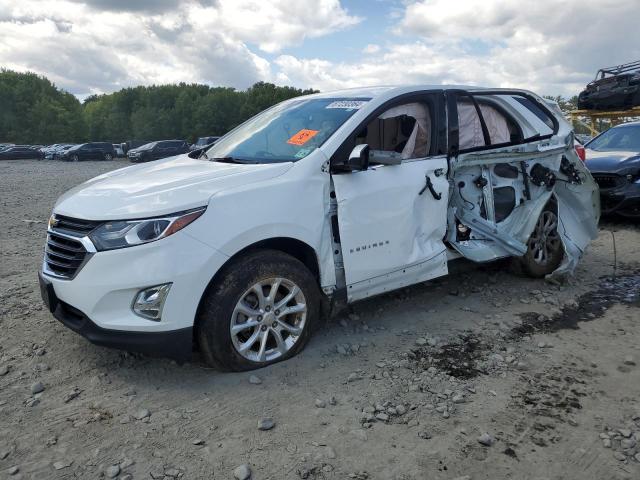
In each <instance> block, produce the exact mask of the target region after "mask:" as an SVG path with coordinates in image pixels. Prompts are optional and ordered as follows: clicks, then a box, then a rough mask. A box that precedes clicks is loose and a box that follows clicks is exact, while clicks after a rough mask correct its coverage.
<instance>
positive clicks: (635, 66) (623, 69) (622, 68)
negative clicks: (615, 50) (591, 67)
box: [598, 60, 640, 78]
mask: <svg viewBox="0 0 640 480" xmlns="http://www.w3.org/2000/svg"><path fill="white" fill-rule="evenodd" d="M635 70H640V60H637V61H635V62H629V63H624V64H622V65H616V66H614V67H605V68H601V69H600V70H598V75H599V76H600V78H604V76H605V74H609V75H620V74H621V73H628V72H633V71H635Z"/></svg>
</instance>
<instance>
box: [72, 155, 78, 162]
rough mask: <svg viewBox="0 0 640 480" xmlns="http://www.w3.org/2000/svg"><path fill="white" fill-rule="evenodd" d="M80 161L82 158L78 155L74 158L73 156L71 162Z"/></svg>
mask: <svg viewBox="0 0 640 480" xmlns="http://www.w3.org/2000/svg"><path fill="white" fill-rule="evenodd" d="M79 160H80V157H78V155H72V156H71V161H72V162H77V161H79Z"/></svg>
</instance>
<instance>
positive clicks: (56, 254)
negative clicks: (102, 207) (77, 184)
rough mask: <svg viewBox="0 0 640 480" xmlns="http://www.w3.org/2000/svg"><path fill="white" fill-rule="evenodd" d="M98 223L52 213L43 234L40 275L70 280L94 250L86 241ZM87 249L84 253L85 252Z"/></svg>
mask: <svg viewBox="0 0 640 480" xmlns="http://www.w3.org/2000/svg"><path fill="white" fill-rule="evenodd" d="M100 223H101V222H95V221H92V220H82V219H79V218H72V217H67V216H64V215H58V214H56V215H55V216H54V218H53V221H52V222H51V223H50V227H49V231H48V232H47V244H46V245H45V248H44V267H43V270H44V273H46V274H48V275H53V276H56V277H61V278H69V279H71V278H73V277H75V275H76V274H77V273H78V271H79V270H80V268H82V266H83V265H84V264H85V263H86V262H87V260H88V259H89V257H90V256H91V255H92V252H95V249H94V248H92V247H93V245H92V244H91V241H90V240H89V239H88V238H86V237H87V236H88V235H89V234H90V233H91V232H92V231H93V230H94V229H95V228H96V227H98V226H99V225H100ZM87 249H88V250H87Z"/></svg>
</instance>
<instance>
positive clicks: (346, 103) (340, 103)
mask: <svg viewBox="0 0 640 480" xmlns="http://www.w3.org/2000/svg"><path fill="white" fill-rule="evenodd" d="M365 103H367V100H337V101H335V102H331V103H330V104H329V105H327V106H326V107H325V108H345V109H348V110H358V109H359V108H361V107H362V106H363V105H364V104H365Z"/></svg>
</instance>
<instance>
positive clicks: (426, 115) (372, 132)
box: [356, 102, 433, 163]
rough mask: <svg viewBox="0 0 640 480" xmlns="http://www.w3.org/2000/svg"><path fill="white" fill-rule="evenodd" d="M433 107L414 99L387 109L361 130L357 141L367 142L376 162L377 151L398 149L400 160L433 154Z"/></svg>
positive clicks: (373, 160)
mask: <svg viewBox="0 0 640 480" xmlns="http://www.w3.org/2000/svg"><path fill="white" fill-rule="evenodd" d="M432 127H433V125H432V121H431V109H430V108H429V105H428V104H427V103H423V102H411V103H405V104H402V105H397V106H395V107H391V108H390V109H389V110H386V111H385V112H383V113H382V114H381V115H379V116H378V117H377V118H376V119H374V120H372V121H371V122H369V124H368V125H367V126H366V127H365V128H364V129H363V130H361V131H360V132H359V134H358V136H357V137H356V144H362V143H366V144H367V145H369V148H370V149H371V152H372V163H376V152H395V153H397V154H399V156H398V158H399V159H400V160H407V159H411V158H423V157H426V156H429V155H432V154H433V152H432V151H431V150H432V144H433V142H432V141H431V139H432V136H433V132H432Z"/></svg>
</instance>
